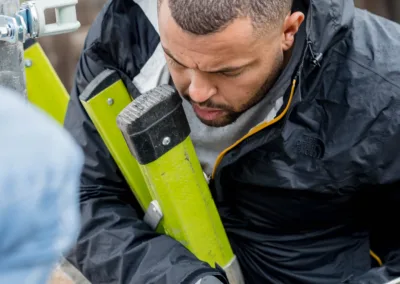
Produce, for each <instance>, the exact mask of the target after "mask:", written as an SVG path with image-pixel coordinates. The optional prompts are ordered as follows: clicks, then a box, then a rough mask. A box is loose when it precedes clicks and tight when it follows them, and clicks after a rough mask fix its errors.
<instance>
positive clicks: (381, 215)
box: [351, 171, 400, 284]
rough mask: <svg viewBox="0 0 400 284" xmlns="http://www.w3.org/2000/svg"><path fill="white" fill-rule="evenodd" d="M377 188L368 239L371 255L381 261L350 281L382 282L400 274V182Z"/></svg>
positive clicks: (358, 283)
mask: <svg viewBox="0 0 400 284" xmlns="http://www.w3.org/2000/svg"><path fill="white" fill-rule="evenodd" d="M399 172H400V171H399ZM378 188H379V191H375V194H374V195H373V199H372V200H373V203H372V204H371V206H370V208H371V211H370V214H371V216H370V221H371V225H372V228H371V232H370V242H371V249H372V251H373V253H374V256H375V258H377V259H378V262H381V263H380V265H379V266H378V267H375V268H372V269H371V270H370V271H368V272H367V273H366V274H364V275H362V276H361V277H359V278H358V279H356V281H354V282H351V283H357V284H386V283H389V282H390V281H392V280H394V279H397V278H400V230H399V228H398V224H399V222H398V220H399V204H400V182H397V183H394V184H392V185H387V186H380V187H378Z"/></svg>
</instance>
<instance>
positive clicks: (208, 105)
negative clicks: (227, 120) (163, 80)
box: [182, 94, 235, 112]
mask: <svg viewBox="0 0 400 284" xmlns="http://www.w3.org/2000/svg"><path fill="white" fill-rule="evenodd" d="M182 97H183V98H184V99H185V100H186V101H187V102H189V103H190V104H192V105H193V104H194V105H198V106H200V107H204V108H215V109H221V110H225V111H229V112H235V111H234V110H233V109H232V108H231V107H229V106H227V105H223V104H218V103H214V102H213V101H211V100H206V101H204V102H201V103H198V102H196V101H194V100H192V99H191V98H190V96H189V95H187V94H184V95H182Z"/></svg>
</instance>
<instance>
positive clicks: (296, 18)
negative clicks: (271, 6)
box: [282, 12, 305, 51]
mask: <svg viewBox="0 0 400 284" xmlns="http://www.w3.org/2000/svg"><path fill="white" fill-rule="evenodd" d="M304 18H305V16H304V14H303V13H302V12H294V13H293V14H292V13H290V14H288V15H287V16H286V18H285V21H284V23H283V30H282V50H283V51H287V50H289V49H290V48H291V47H292V46H293V44H294V37H295V35H296V33H297V32H298V31H299V28H300V25H301V24H302V23H303V22H304Z"/></svg>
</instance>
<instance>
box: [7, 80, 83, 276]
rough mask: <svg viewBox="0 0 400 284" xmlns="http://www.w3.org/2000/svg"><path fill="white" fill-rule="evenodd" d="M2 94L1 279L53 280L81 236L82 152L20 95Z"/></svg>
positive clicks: (58, 126)
mask: <svg viewBox="0 0 400 284" xmlns="http://www.w3.org/2000/svg"><path fill="white" fill-rule="evenodd" d="M0 99H1V104H0V236H1V242H0V255H1V257H0V283H30V284H43V283H48V280H49V279H50V275H51V272H52V270H53V269H54V268H55V266H56V264H57V261H59V259H60V257H61V255H62V254H63V253H66V252H67V251H68V250H69V249H70V248H71V247H72V245H73V244H74V242H75V241H76V238H77V236H78V232H79V177H80V174H81V170H82V165H83V160H84V158H83V153H82V151H81V149H80V148H79V147H78V145H76V143H75V142H74V140H73V139H72V138H71V137H70V135H69V134H68V132H67V131H65V130H63V129H62V127H60V125H58V124H57V123H56V122H54V121H52V120H51V119H50V118H49V117H48V116H47V115H45V114H44V113H42V112H41V111H40V110H38V109H37V108H35V107H34V106H32V105H30V104H29V103H27V102H26V101H25V100H23V99H22V98H21V97H20V94H18V93H15V92H13V91H11V90H9V89H6V88H3V87H1V88H0Z"/></svg>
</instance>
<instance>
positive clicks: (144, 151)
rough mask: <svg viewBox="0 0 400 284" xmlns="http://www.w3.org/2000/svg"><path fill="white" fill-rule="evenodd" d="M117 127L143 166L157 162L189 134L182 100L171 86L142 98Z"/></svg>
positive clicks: (129, 107)
mask: <svg viewBox="0 0 400 284" xmlns="http://www.w3.org/2000/svg"><path fill="white" fill-rule="evenodd" d="M117 123H118V127H119V129H120V130H121V131H122V134H123V135H124V137H125V140H126V142H127V144H128V146H129V149H130V150H131V152H132V155H134V156H135V158H136V159H137V160H138V162H139V163H140V164H142V165H144V164H148V163H151V162H153V161H155V160H157V159H158V158H160V157H161V156H162V155H164V154H165V153H167V152H168V151H169V150H171V149H172V148H174V147H175V146H176V145H178V144H180V143H181V142H183V141H184V140H185V139H186V138H187V137H188V136H189V134H190V127H189V123H188V121H187V118H186V115H185V112H184V110H183V107H182V99H181V97H180V96H179V94H178V93H177V91H176V90H175V89H174V88H172V87H171V86H169V85H162V86H159V87H157V88H155V89H153V90H151V91H149V92H147V93H144V94H143V95H141V96H139V97H138V98H137V99H136V100H134V101H133V102H132V103H130V104H129V105H128V106H127V107H126V108H125V109H124V110H123V111H122V112H121V113H120V114H119V115H118V118H117Z"/></svg>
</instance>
